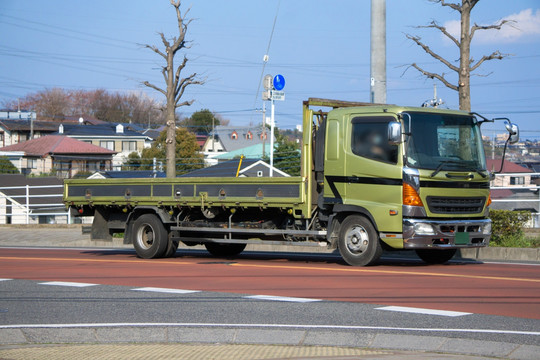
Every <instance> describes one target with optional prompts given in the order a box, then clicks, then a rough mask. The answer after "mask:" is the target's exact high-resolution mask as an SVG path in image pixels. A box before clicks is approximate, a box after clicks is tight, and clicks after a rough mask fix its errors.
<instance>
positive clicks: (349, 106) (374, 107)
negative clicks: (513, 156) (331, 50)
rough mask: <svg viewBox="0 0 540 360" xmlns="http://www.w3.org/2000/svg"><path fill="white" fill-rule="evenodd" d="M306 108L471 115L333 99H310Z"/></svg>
mask: <svg viewBox="0 0 540 360" xmlns="http://www.w3.org/2000/svg"><path fill="white" fill-rule="evenodd" d="M304 106H307V107H313V108H318V107H327V108H328V107H330V108H332V110H330V112H332V113H335V112H346V113H351V112H359V113H382V112H388V113H393V114H396V113H400V112H424V113H439V114H454V115H470V113H469V112H466V111H462V110H450V109H439V108H432V107H415V106H398V105H393V104H374V103H367V102H357V101H344V100H332V99H320V98H309V99H308V100H306V101H304Z"/></svg>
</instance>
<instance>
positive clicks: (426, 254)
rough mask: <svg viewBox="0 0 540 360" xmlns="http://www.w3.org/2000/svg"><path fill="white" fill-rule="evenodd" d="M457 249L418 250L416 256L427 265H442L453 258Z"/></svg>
mask: <svg viewBox="0 0 540 360" xmlns="http://www.w3.org/2000/svg"><path fill="white" fill-rule="evenodd" d="M456 251H457V249H444V250H438V249H418V250H416V255H418V257H419V258H420V259H422V260H424V262H426V263H428V264H444V263H445V262H447V261H448V260H450V259H451V258H453V257H454V255H455V254H456Z"/></svg>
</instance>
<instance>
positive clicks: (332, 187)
mask: <svg viewBox="0 0 540 360" xmlns="http://www.w3.org/2000/svg"><path fill="white" fill-rule="evenodd" d="M486 121H492V120H488V119H487V118H485V117H483V116H481V115H479V114H476V113H469V112H463V111H454V110H442V109H435V108H419V107H403V106H396V105H374V104H369V103H359V102H348V101H339V100H328V99H317V98H310V99H309V100H307V101H304V102H303V135H302V136H303V137H302V145H301V174H300V176H293V177H257V178H253V177H230V178H228V177H226V178H202V177H177V178H152V179H147V178H146V179H142V178H138V179H137V178H134V179H68V180H65V183H64V203H65V204H66V206H68V207H69V208H70V211H71V212H72V214H73V215H75V216H93V217H94V219H93V224H92V231H91V236H92V239H96V240H97V239H101V240H107V239H111V236H112V235H113V234H114V233H120V232H121V233H124V242H125V243H128V244H129V243H131V244H133V246H134V248H135V250H136V252H137V255H138V256H139V257H141V258H159V257H170V256H173V255H174V254H175V253H176V250H177V248H178V244H179V242H183V243H185V244H186V245H190V246H191V245H199V244H204V245H205V247H206V249H207V250H208V251H209V252H210V253H211V254H213V255H215V256H218V257H233V256H235V255H238V254H239V253H241V252H242V251H243V250H244V248H245V247H246V245H247V244H274V245H275V244H282V245H306V246H325V247H328V248H330V249H339V252H340V254H341V256H342V258H343V260H344V261H345V262H346V263H348V264H350V265H353V266H365V265H370V264H374V263H375V262H376V261H377V260H378V259H379V257H380V256H381V254H382V251H383V250H384V249H386V250H414V251H416V253H417V254H418V255H419V257H420V258H421V259H423V260H424V261H426V262H427V263H443V262H446V261H448V260H450V259H451V258H452V257H453V256H454V254H455V253H456V251H457V249H462V248H480V247H485V246H488V244H489V239H490V235H491V221H490V219H489V217H488V215H489V204H490V202H491V199H490V193H489V181H490V178H491V174H490V173H489V172H488V170H487V169H486V163H485V155H484V150H483V144H482V137H481V132H480V125H481V124H482V123H483V122H486ZM507 129H508V131H509V132H510V135H509V139H508V140H509V141H511V142H515V141H517V137H518V130H517V126H516V125H515V124H510V123H509V125H508V126H507Z"/></svg>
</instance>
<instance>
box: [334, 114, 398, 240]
mask: <svg viewBox="0 0 540 360" xmlns="http://www.w3.org/2000/svg"><path fill="white" fill-rule="evenodd" d="M396 120H397V119H396V118H395V117H393V116H389V115H379V116H377V115H372V114H369V115H351V116H350V118H349V121H348V122H346V123H345V124H346V126H347V131H346V132H345V134H346V136H345V139H344V140H345V141H344V165H345V166H344V169H345V176H346V179H347V181H346V182H345V189H344V190H345V194H344V195H345V198H344V203H345V204H349V205H355V206H358V207H361V208H364V209H366V210H367V211H368V212H369V213H370V214H371V216H372V220H374V221H375V222H376V224H375V226H376V227H377V228H378V230H379V231H380V232H401V231H402V216H401V210H402V157H403V156H402V153H401V149H400V146H399V145H393V144H390V143H389V142H388V123H389V122H391V121H396Z"/></svg>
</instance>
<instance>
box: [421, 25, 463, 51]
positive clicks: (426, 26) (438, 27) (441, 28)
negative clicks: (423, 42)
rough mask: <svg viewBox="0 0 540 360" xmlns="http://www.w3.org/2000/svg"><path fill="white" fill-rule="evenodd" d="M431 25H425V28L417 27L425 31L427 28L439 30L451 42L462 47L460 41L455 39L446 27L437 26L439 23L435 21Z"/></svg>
mask: <svg viewBox="0 0 540 360" xmlns="http://www.w3.org/2000/svg"><path fill="white" fill-rule="evenodd" d="M430 24H431V25H425V26H417V28H423V29H426V28H435V29H439V31H440V32H442V33H443V34H444V35H445V36H446V37H447V38H449V39H450V40H452V42H453V43H454V44H456V46H457V47H459V46H460V44H459V41H458V40H457V39H456V38H455V37H453V36H452V35H451V34H450V33H449V32H448V31H447V30H446V28H445V27H444V26H442V25H439V24H437V22H436V21H435V20H433V21H432V22H431V23H430Z"/></svg>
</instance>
